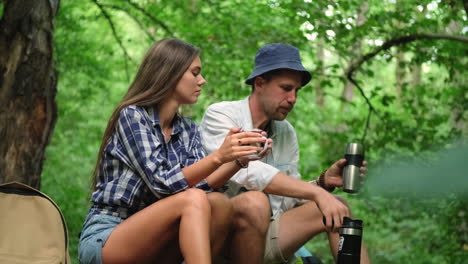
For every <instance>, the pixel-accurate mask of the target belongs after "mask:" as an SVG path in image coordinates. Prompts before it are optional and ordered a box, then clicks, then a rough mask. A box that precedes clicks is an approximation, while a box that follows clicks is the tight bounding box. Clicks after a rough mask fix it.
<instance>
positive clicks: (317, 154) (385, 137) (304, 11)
mask: <svg viewBox="0 0 468 264" xmlns="http://www.w3.org/2000/svg"><path fill="white" fill-rule="evenodd" d="M0 5H3V4H2V3H0ZM465 5H466V3H465ZM55 26H56V28H55V54H54V55H55V63H56V66H57V70H58V72H59V82H58V95H57V98H56V99H57V102H58V107H59V110H58V111H59V115H58V116H59V118H58V122H57V125H56V127H55V130H54V134H53V137H52V141H51V143H50V145H49V146H48V147H47V150H46V161H45V164H44V170H43V173H42V180H43V181H42V190H43V191H44V192H45V193H46V194H48V195H50V196H51V197H52V198H53V199H54V200H55V201H56V202H57V203H58V205H59V206H60V207H61V209H62V211H63V213H64V214H65V218H66V220H67V224H68V229H69V233H70V238H71V240H70V248H71V255H72V259H73V260H74V262H75V263H77V262H78V261H77V252H76V251H77V244H78V233H79V232H80V230H81V225H82V223H83V220H84V217H85V216H86V213H87V210H88V207H89V204H88V198H89V190H90V186H89V184H90V177H91V173H92V169H93V167H94V163H95V160H96V155H97V151H98V148H99V144H100V140H101V137H102V134H103V130H104V128H105V125H106V123H107V120H108V118H109V116H110V114H111V112H112V110H113V108H114V107H115V106H116V104H117V103H118V102H119V100H120V98H121V97H122V96H123V94H124V92H125V91H126V89H127V87H128V85H129V82H130V81H131V80H132V79H133V76H134V74H135V71H136V69H137V67H138V65H139V63H140V60H141V58H142V56H143V55H144V52H145V51H146V50H147V48H148V47H149V46H150V45H151V44H152V43H153V42H154V41H155V40H158V39H161V38H164V37H176V38H180V39H183V40H185V41H188V42H190V43H193V44H195V45H196V46H199V47H200V48H201V49H202V56H201V57H202V63H203V74H204V77H205V78H206V79H207V80H208V83H207V84H206V85H205V86H203V92H202V95H201V97H200V99H199V102H198V103H197V104H196V105H193V106H190V107H184V109H183V113H184V114H185V115H187V116H191V117H193V119H195V120H196V121H200V119H201V117H202V115H203V111H204V109H206V107H207V106H208V105H210V104H211V103H214V102H218V101H222V100H237V99H241V98H244V97H245V96H247V95H248V94H249V92H250V87H248V86H246V85H244V84H243V80H244V79H245V78H246V77H247V76H248V75H249V73H250V71H251V69H252V66H253V58H254V55H255V52H256V50H257V49H258V48H259V47H260V46H261V45H263V44H266V43H272V42H283V43H288V44H292V45H295V46H297V47H298V48H299V49H300V50H301V55H302V57H303V59H304V62H305V65H306V67H307V68H309V69H310V70H311V71H312V73H313V79H312V81H311V83H310V84H308V85H307V86H306V87H305V88H304V89H302V90H301V91H300V94H299V99H298V102H297V104H296V107H295V110H294V111H293V112H292V113H291V114H290V116H289V117H288V120H289V121H290V122H291V123H292V124H293V125H294V126H295V127H296V129H297V134H298V137H299V142H300V151H301V161H300V171H301V173H302V175H303V178H304V180H309V179H312V178H315V177H316V176H317V175H318V174H319V172H320V171H321V170H323V169H324V168H327V167H328V166H329V165H330V164H331V163H332V162H334V161H336V160H337V159H339V158H341V157H342V156H343V151H344V146H345V144H346V143H347V142H351V141H360V140H362V139H364V143H365V146H366V150H367V152H366V159H367V160H368V162H369V173H368V175H367V178H368V184H367V185H366V187H365V188H364V190H363V191H362V192H361V193H359V194H357V195H349V194H346V193H341V192H340V191H338V192H337V193H340V194H342V195H343V196H344V197H345V198H346V199H347V200H348V201H349V203H350V204H351V206H352V208H353V214H354V216H355V217H356V218H360V219H362V220H364V224H365V226H364V241H365V243H366V244H367V246H368V248H369V253H370V257H371V259H372V260H373V263H379V264H384V263H447V264H453V263H468V226H467V222H468V221H467V220H468V216H467V214H468V206H467V205H468V199H467V192H468V187H467V181H468V175H467V174H468V173H467V172H466V169H465V168H464V166H463V165H465V164H463V162H465V163H466V162H467V161H468V151H467V148H466V146H467V145H466V138H467V136H468V110H467V106H468V82H467V80H468V75H467V69H468V67H467V64H468V58H467V55H468V45H467V43H466V42H461V41H450V40H446V39H418V38H417V37H416V40H415V41H411V42H409V43H406V44H405V45H395V46H393V47H391V48H390V49H388V50H384V51H382V52H379V53H378V54H377V55H376V56H375V57H373V58H371V59H370V60H368V61H366V62H364V63H363V64H362V66H361V67H360V68H359V69H358V70H357V71H356V72H355V75H354V76H355V79H356V80H357V82H358V84H359V86H360V88H361V89H362V92H363V93H364V94H365V95H366V97H367V98H368V100H369V102H366V100H365V99H364V97H363V96H362V94H361V92H360V91H359V90H358V89H357V88H356V87H354V86H353V85H352V84H351V83H349V81H347V79H346V77H345V72H346V70H347V69H348V68H349V67H350V66H351V65H352V64H353V63H355V62H356V61H357V60H358V59H359V58H360V57H361V56H363V55H364V54H366V53H368V52H371V51H374V50H375V49H377V48H379V47H381V46H382V45H383V44H384V43H386V42H387V41H390V40H392V39H397V38H399V37H401V36H408V35H415V36H418V34H438V36H441V35H444V36H445V35H446V36H452V35H456V36H464V37H465V38H466V37H467V32H468V22H467V10H466V9H465V8H464V6H463V1H455V0H449V1H441V0H438V1H416V0H405V1H403V0H383V1H376V0H369V1H357V0H343V1H324V0H285V1H280V0H260V1H257V0H255V1H254V0H242V1H241V0H230V1H222V0H114V1H110V0H73V1H71V0H62V1H61V6H60V10H59V13H58V16H57V17H56V19H55ZM370 108H372V109H373V111H372V114H371V115H370V117H369V111H370V110H369V109H370ZM368 117H369V119H368ZM445 153H449V154H447V155H446V154H445ZM447 157H448V158H447ZM452 159H453V160H455V161H454V162H455V165H454V164H452V163H451V160H452ZM440 161H442V162H444V164H445V165H440V166H438V164H439V162H440ZM395 164H397V165H395ZM434 166H435V167H436V169H435V170H433V169H432V168H433V167H434ZM444 166H445V167H444ZM395 167H396V168H395ZM447 167H449V168H453V170H451V169H445V168H447ZM409 168H411V170H410V169H409ZM431 171H437V173H429V172H431ZM446 184H448V185H446ZM434 190H435V191H434ZM437 190H440V191H437ZM306 247H307V248H308V249H309V250H310V251H311V252H312V253H313V254H314V255H317V256H319V257H320V258H321V259H322V260H323V261H324V263H332V257H331V255H330V251H329V249H328V244H327V240H326V237H325V236H318V237H317V238H314V239H313V240H311V241H310V242H309V243H308V244H307V245H306Z"/></svg>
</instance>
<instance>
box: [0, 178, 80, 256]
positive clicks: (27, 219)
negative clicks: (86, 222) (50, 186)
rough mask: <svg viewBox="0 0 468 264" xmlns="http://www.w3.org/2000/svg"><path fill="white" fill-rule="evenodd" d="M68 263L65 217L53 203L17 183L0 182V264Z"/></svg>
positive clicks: (45, 196) (42, 195) (44, 196)
mask: <svg viewBox="0 0 468 264" xmlns="http://www.w3.org/2000/svg"><path fill="white" fill-rule="evenodd" d="M4 263H5V264H26V263H28V264H58V263H61V264H70V263H71V262H70V256H69V253H68V232H67V226H66V223H65V218H64V217H63V215H62V213H61V212H60V209H59V207H58V206H57V204H55V202H54V201H53V200H52V199H50V198H49V197H47V195H45V194H43V193H41V192H40V191H38V190H36V189H34V188H32V187H30V186H27V185H25V184H22V183H18V182H11V183H3V184H0V264H4Z"/></svg>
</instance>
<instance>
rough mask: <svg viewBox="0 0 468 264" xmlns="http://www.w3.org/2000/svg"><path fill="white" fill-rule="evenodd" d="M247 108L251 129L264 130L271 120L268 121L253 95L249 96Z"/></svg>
mask: <svg viewBox="0 0 468 264" xmlns="http://www.w3.org/2000/svg"><path fill="white" fill-rule="evenodd" d="M249 107H250V114H251V117H252V124H253V127H254V128H259V129H261V130H265V129H266V127H267V125H268V124H269V123H270V121H271V120H270V119H268V117H267V115H266V114H265V111H264V110H263V108H262V105H261V104H260V101H259V100H258V97H257V96H255V94H251V95H250V96H249Z"/></svg>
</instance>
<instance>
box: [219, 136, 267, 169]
mask: <svg viewBox="0 0 468 264" xmlns="http://www.w3.org/2000/svg"><path fill="white" fill-rule="evenodd" d="M268 141H269V142H270V144H269V145H271V139H270V140H268V139H267V138H266V137H264V136H263V135H262V133H258V132H252V131H245V132H241V129H240V128H231V129H230V130H229V132H228V134H227V135H226V138H225V139H224V142H223V144H222V145H221V147H219V149H218V150H216V151H215V153H216V156H217V158H218V159H219V161H220V162H221V163H226V162H230V161H233V160H236V159H239V158H241V157H243V156H248V155H255V154H257V153H258V152H260V151H262V150H263V148H262V147H259V146H256V145H253V143H266V142H268ZM266 144H268V143H266ZM269 148H271V146H269Z"/></svg>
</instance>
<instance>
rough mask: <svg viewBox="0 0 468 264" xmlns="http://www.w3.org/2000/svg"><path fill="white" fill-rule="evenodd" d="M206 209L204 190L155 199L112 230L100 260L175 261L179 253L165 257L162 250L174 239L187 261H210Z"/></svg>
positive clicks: (106, 262)
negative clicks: (155, 200)
mask: <svg viewBox="0 0 468 264" xmlns="http://www.w3.org/2000/svg"><path fill="white" fill-rule="evenodd" d="M210 211H211V210H210V205H209V202H208V199H207V196H206V194H205V192H204V191H202V190H199V189H194V188H193V189H188V190H186V191H184V192H181V193H178V194H175V195H172V196H170V197H167V198H165V199H162V200H160V201H157V202H155V203H154V204H152V205H150V206H148V207H147V208H145V209H143V210H141V211H139V212H138V213H135V214H134V215H132V216H131V217H129V218H128V219H126V220H125V221H124V222H122V223H121V224H119V225H118V226H117V227H116V228H115V229H114V231H113V232H112V233H111V234H110V236H109V239H108V240H107V242H106V243H105V245H104V247H103V249H102V259H103V263H104V264H117V263H146V262H152V261H153V260H155V259H161V260H162V259H165V260H167V262H170V263H177V261H179V260H180V259H179V258H180V257H179V256H180V255H179V254H173V255H174V256H168V255H167V254H168V252H166V251H164V249H166V248H168V247H170V248H172V247H173V245H171V243H177V240H179V241H180V250H181V252H182V255H183V257H184V258H185V262H186V263H187V264H190V263H211V253H210V242H209V222H210V217H211V212H210ZM177 234H179V239H177ZM178 255H179V256H178ZM162 256H164V257H162ZM171 257H173V258H172V259H171Z"/></svg>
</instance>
